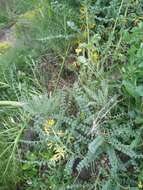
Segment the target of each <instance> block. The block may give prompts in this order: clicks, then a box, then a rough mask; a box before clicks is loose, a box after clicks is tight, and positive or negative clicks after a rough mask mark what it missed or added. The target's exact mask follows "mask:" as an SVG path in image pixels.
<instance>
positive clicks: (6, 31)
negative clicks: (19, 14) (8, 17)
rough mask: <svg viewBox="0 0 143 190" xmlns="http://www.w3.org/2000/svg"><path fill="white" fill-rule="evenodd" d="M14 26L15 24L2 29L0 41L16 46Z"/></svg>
mask: <svg viewBox="0 0 143 190" xmlns="http://www.w3.org/2000/svg"><path fill="white" fill-rule="evenodd" d="M12 27H13V24H11V25H10V26H7V27H5V28H3V29H1V30H0V43H2V42H7V43H10V44H12V46H14V44H15V41H16V38H15V35H14V32H13V28H12Z"/></svg>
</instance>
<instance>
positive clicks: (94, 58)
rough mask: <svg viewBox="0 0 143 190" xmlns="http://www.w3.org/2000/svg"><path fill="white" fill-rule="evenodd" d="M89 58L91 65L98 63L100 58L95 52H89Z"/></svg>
mask: <svg viewBox="0 0 143 190" xmlns="http://www.w3.org/2000/svg"><path fill="white" fill-rule="evenodd" d="M90 58H91V61H92V62H93V63H97V62H98V61H99V58H100V57H99V54H98V52H97V51H96V50H95V51H93V52H91V55H90Z"/></svg>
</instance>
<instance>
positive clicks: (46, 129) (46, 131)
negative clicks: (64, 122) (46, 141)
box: [44, 119, 55, 135]
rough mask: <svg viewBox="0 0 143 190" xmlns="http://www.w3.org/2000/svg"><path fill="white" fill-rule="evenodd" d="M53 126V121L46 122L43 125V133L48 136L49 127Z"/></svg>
mask: <svg viewBox="0 0 143 190" xmlns="http://www.w3.org/2000/svg"><path fill="white" fill-rule="evenodd" d="M54 125H55V120H54V119H48V120H46V122H45V123H44V131H45V133H47V134H48V135H49V134H50V133H51V127H53V126H54Z"/></svg>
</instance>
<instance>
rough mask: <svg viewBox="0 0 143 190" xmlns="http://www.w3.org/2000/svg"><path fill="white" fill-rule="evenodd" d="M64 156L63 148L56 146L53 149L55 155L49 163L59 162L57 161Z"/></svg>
mask: <svg viewBox="0 0 143 190" xmlns="http://www.w3.org/2000/svg"><path fill="white" fill-rule="evenodd" d="M65 154H66V151H65V149H64V148H63V147H60V146H57V147H56V148H55V154H54V156H53V157H52V158H51V159H50V160H51V161H59V160H61V159H64V158H65Z"/></svg>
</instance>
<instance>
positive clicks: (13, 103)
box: [0, 101, 24, 108]
mask: <svg viewBox="0 0 143 190" xmlns="http://www.w3.org/2000/svg"><path fill="white" fill-rule="evenodd" d="M0 106H12V107H17V108H20V107H23V106H24V103H23V102H17V101H0Z"/></svg>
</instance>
